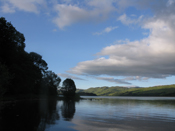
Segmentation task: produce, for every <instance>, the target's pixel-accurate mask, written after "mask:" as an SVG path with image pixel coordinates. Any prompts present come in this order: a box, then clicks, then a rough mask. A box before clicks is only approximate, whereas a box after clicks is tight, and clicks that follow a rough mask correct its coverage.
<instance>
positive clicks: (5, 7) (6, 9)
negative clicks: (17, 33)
mask: <svg viewBox="0 0 175 131" xmlns="http://www.w3.org/2000/svg"><path fill="white" fill-rule="evenodd" d="M1 10H2V12H5V13H14V12H15V9H14V8H13V7H10V5H9V4H7V3H5V4H4V5H3V6H1Z"/></svg>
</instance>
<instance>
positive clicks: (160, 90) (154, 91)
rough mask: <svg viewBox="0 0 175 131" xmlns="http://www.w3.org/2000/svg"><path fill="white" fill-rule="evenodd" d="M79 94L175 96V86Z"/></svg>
mask: <svg viewBox="0 0 175 131" xmlns="http://www.w3.org/2000/svg"><path fill="white" fill-rule="evenodd" d="M77 92H81V93H82V92H85V93H94V94H96V95H98V96H175V85H164V86H155V87H147V88H138V87H136V88H126V87H118V86H116V87H95V88H89V89H86V90H82V89H77Z"/></svg>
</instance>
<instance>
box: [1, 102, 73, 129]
mask: <svg viewBox="0 0 175 131" xmlns="http://www.w3.org/2000/svg"><path fill="white" fill-rule="evenodd" d="M57 102H58V101H57V100H39V101H38V100H35V101H34V100H33V101H32V100H31V101H20V102H11V103H8V104H3V105H0V131H44V130H46V128H48V127H50V126H53V125H55V124H58V120H59V119H60V116H59V114H58V113H59V108H58V106H57ZM60 108H61V113H62V117H63V118H64V120H65V121H71V120H72V119H73V116H74V114H75V101H73V100H64V101H63V104H62V105H61V107H60ZM57 128H59V127H57Z"/></svg>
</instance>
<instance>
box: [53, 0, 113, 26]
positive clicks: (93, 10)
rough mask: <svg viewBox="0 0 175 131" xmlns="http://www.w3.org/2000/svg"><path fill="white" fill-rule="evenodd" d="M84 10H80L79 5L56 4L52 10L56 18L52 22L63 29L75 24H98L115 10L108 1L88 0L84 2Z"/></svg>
mask: <svg viewBox="0 0 175 131" xmlns="http://www.w3.org/2000/svg"><path fill="white" fill-rule="evenodd" d="M85 4H86V8H82V7H81V5H79V4H73V3H70V4H64V3H62V4H56V5H55V6H54V10H55V11H56V12H57V13H58V16H57V17H55V18H54V20H53V22H54V23H55V24H56V25H57V26H58V27H59V28H60V29H63V28H64V27H65V26H69V25H71V24H73V23H77V22H84V23H86V22H98V21H102V20H105V19H107V18H108V17H109V15H110V13H111V12H112V11H114V10H115V8H114V7H113V6H112V2H111V1H108V0H103V1H99V0H90V1H86V3H85Z"/></svg>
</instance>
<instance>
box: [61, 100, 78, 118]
mask: <svg viewBox="0 0 175 131" xmlns="http://www.w3.org/2000/svg"><path fill="white" fill-rule="evenodd" d="M61 111H62V116H63V118H64V120H65V121H71V120H72V119H73V117H74V114H75V101H73V100H69V99H68V100H64V101H63V105H62V107H61Z"/></svg>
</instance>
